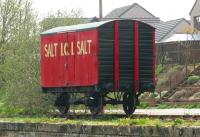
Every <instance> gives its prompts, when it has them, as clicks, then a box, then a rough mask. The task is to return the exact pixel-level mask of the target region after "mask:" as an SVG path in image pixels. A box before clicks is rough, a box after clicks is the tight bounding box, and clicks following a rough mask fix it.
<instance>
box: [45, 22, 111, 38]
mask: <svg viewBox="0 0 200 137" xmlns="http://www.w3.org/2000/svg"><path fill="white" fill-rule="evenodd" d="M111 21H112V20H109V21H101V22H94V23H85V24H78V25H71V26H60V27H56V28H52V29H49V30H47V31H44V32H42V33H41V35H47V34H54V33H62V32H74V31H80V30H86V29H93V28H98V27H100V26H101V25H104V24H106V23H108V22H111Z"/></svg>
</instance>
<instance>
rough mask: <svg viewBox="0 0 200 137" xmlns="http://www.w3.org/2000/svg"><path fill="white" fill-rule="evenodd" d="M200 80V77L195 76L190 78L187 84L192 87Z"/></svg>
mask: <svg viewBox="0 0 200 137" xmlns="http://www.w3.org/2000/svg"><path fill="white" fill-rule="evenodd" d="M199 80H200V77H199V76H196V75H193V76H189V77H188V79H187V81H186V82H187V83H188V84H190V85H192V84H194V83H196V82H197V81H199Z"/></svg>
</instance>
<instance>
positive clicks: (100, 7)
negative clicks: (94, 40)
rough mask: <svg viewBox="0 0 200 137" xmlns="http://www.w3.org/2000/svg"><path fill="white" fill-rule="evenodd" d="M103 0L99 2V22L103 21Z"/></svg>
mask: <svg viewBox="0 0 200 137" xmlns="http://www.w3.org/2000/svg"><path fill="white" fill-rule="evenodd" d="M102 7H103V6H102V0H99V20H100V21H102V20H103V8H102Z"/></svg>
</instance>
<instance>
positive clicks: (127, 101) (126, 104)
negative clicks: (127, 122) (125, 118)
mask: <svg viewBox="0 0 200 137" xmlns="http://www.w3.org/2000/svg"><path fill="white" fill-rule="evenodd" d="M123 109H124V112H125V113H126V114H127V115H132V114H133V112H134V111H135V109H136V96H135V95H134V93H131V92H125V93H124V95H123Z"/></svg>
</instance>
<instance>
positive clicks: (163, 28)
mask: <svg viewBox="0 0 200 137" xmlns="http://www.w3.org/2000/svg"><path fill="white" fill-rule="evenodd" d="M183 20H185V19H184V18H180V19H176V20H171V21H166V22H161V23H157V24H153V26H154V27H155V28H156V41H157V42H159V41H161V40H162V39H163V38H164V37H165V36H167V35H168V34H169V33H170V32H171V31H172V30H173V29H174V28H175V27H176V26H177V25H178V24H179V23H181V21H183ZM185 21H186V20H185Z"/></svg>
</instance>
